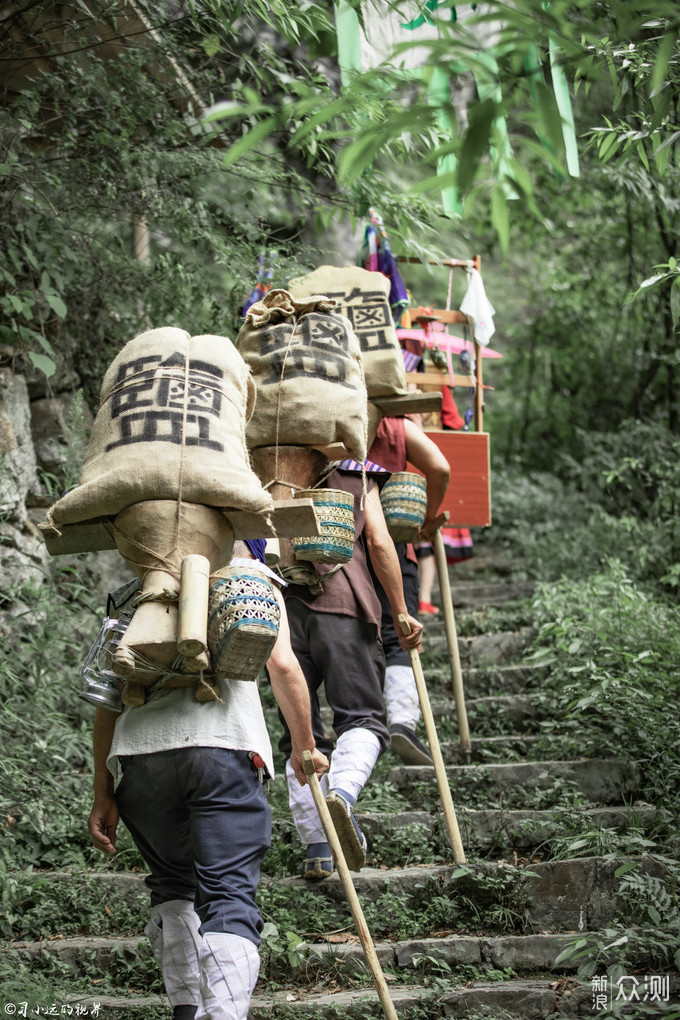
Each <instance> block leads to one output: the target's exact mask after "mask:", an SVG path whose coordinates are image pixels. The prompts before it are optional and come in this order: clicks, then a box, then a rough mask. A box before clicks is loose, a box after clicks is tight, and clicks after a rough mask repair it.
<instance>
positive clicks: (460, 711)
mask: <svg viewBox="0 0 680 1020" xmlns="http://www.w3.org/2000/svg"><path fill="white" fill-rule="evenodd" d="M432 544H433V545H434V554H435V558H436V561H437V573H438V575H439V592H440V595H441V601H442V608H443V610H444V626H445V627H446V643H447V645H448V647H449V661H450V662H451V679H452V681H453V696H454V699H455V702H456V716H457V718H458V732H459V734H460V746H461V748H462V749H463V753H464V755H465V758H466V760H467V764H468V765H469V764H470V759H471V757H472V744H471V743H470V727H469V726H468V717H467V709H466V707H465V692H464V691H463V671H462V669H461V667H460V651H459V649H458V635H457V634H456V619H455V617H454V615H453V600H452V598H451V585H450V584H449V569H448V566H447V563H446V552H445V550H444V540H443V539H442V533H441V529H440V528H437V530H436V531H435V533H434V536H433V539H432Z"/></svg>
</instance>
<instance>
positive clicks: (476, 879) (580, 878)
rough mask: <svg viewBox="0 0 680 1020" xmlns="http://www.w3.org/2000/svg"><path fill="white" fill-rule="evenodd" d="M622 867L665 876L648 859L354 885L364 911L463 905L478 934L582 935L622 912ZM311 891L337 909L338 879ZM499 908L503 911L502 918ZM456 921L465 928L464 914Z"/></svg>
mask: <svg viewBox="0 0 680 1020" xmlns="http://www.w3.org/2000/svg"><path fill="white" fill-rule="evenodd" d="M623 860H625V863H626V864H628V865H630V864H631V863H633V862H634V863H635V864H636V867H637V871H638V873H639V874H644V875H649V876H650V877H653V878H657V879H659V881H661V882H664V881H665V880H666V877H667V869H666V868H665V866H664V865H662V864H661V863H660V862H658V861H656V860H654V859H653V858H651V857H636V858H633V857H628V858H624V859H622V858H618V859H614V858H613V857H582V858H574V859H567V860H562V861H551V862H542V863H533V862H532V863H531V864H529V865H528V866H527V867H519V866H515V865H513V864H510V863H508V862H500V863H497V862H493V861H478V862H476V863H475V864H466V865H453V864H441V865H424V866H420V867H405V868H384V869H376V868H364V869H363V870H362V871H361V872H356V873H353V875H352V880H353V883H354V886H355V888H356V890H357V893H358V894H359V895H360V897H361V898H362V900H363V902H364V905H366V904H376V903H377V904H378V905H380V904H382V905H383V906H384V904H385V903H386V902H387V900H386V897H387V899H392V898H398V899H399V900H401V902H402V904H403V906H405V907H407V906H409V905H410V906H411V907H412V909H413V912H414V914H415V913H416V912H417V911H418V910H424V909H425V908H426V907H427V906H429V905H430V904H431V903H432V901H433V899H434V898H435V897H439V898H440V900H439V902H440V904H441V906H442V910H448V911H458V909H459V907H460V905H461V904H465V903H467V904H469V903H474V905H475V909H474V913H475V923H476V926H477V927H478V928H483V927H484V926H485V924H493V923H494V920H493V919H494V918H496V919H497V920H498V923H499V925H500V927H501V928H504V929H507V926H508V925H518V924H521V925H522V926H523V927H524V928H526V927H528V928H529V929H533V930H537V931H542V932H547V931H553V932H560V931H562V932H565V931H575V932H586V931H596V930H597V929H598V928H600V927H602V926H604V925H607V924H608V923H610V922H611V921H612V920H613V919H614V918H615V917H616V916H617V914H618V913H619V911H621V910H622V909H623V906H624V904H623V901H622V899H621V896H620V894H619V885H620V879H619V877H618V876H617V875H616V874H615V872H616V870H617V868H619V867H620V866H621V864H622V861H623ZM277 884H278V885H279V886H283V887H286V888H290V889H291V890H298V891H300V890H302V889H304V888H305V887H308V886H309V883H306V882H305V881H304V879H301V878H283V879H278V880H277ZM314 889H315V890H316V891H318V892H319V893H320V894H322V895H323V896H325V897H328V898H329V899H331V900H333V901H334V902H335V903H340V902H341V901H343V900H344V891H343V888H342V884H341V882H340V878H339V876H338V874H337V873H334V874H332V875H331V876H330V877H329V878H327V879H325V880H324V881H323V882H320V883H315V884H314ZM499 907H502V908H503V909H502V910H501V911H500V913H499V910H498V909H497V908H499ZM486 908H488V910H487V909H486ZM321 916H322V914H321V909H320V917H321ZM455 916H456V917H457V919H458V920H457V923H458V925H459V927H462V924H463V921H462V917H463V914H462V912H461V913H460V914H458V913H456V914H455ZM431 918H432V915H431ZM374 923H377V924H384V925H387V926H388V927H389V925H390V923H391V920H390V918H389V917H388V916H387V915H386V913H385V912H384V911H383V912H382V913H380V914H376V918H375V922H374ZM431 923H434V922H433V921H432V922H431ZM369 927H370V925H369ZM378 934H379V932H378ZM499 934H508V932H507V930H505V931H502V932H501V931H499Z"/></svg>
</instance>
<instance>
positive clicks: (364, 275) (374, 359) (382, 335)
mask: <svg viewBox="0 0 680 1020" xmlns="http://www.w3.org/2000/svg"><path fill="white" fill-rule="evenodd" d="M288 286H289V288H290V291H291V293H292V295H293V298H294V299H295V300H296V301H301V300H302V299H303V298H306V297H309V295H310V294H325V295H326V297H329V298H334V299H335V300H336V301H337V304H338V311H339V312H342V314H343V315H346V316H347V318H348V319H349V321H350V322H351V323H352V328H353V330H354V332H355V334H356V336H357V339H358V341H359V346H360V347H361V354H362V358H363V364H364V379H365V382H366V390H367V392H368V396H369V399H370V400H372V399H373V398H374V397H387V396H397V395H399V396H401V395H402V394H404V393H406V371H405V369H404V359H403V356H402V353H401V348H400V346H399V340H398V339H397V331H396V329H395V327H394V322H393V320H392V312H391V311H390V305H389V293H390V281H389V280H388V279H387V277H386V276H383V274H382V273H371V272H369V271H368V270H367V269H361V268H360V267H359V266H346V267H345V268H343V269H339V268H337V267H336V266H320V267H319V268H318V269H315V270H314V272H313V273H309V275H308V276H300V277H298V278H297V279H295V280H291V281H290V283H289V284H288Z"/></svg>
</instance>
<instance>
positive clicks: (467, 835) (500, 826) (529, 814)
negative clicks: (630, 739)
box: [357, 804, 663, 856]
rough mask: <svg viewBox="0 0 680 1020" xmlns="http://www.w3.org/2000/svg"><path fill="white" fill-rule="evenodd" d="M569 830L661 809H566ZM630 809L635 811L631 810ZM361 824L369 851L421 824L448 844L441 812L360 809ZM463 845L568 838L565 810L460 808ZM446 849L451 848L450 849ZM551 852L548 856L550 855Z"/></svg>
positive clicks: (631, 819)
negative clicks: (363, 811)
mask: <svg viewBox="0 0 680 1020" xmlns="http://www.w3.org/2000/svg"><path fill="white" fill-rule="evenodd" d="M568 812H569V818H568V820H569V833H570V834H571V839H572V841H576V840H577V839H578V838H579V833H580V832H592V831H593V830H594V829H595V830H597V829H603V828H607V829H611V830H614V831H616V832H620V831H623V830H625V829H626V828H628V827H629V826H630V825H631V824H632V825H633V826H634V827H636V828H640V827H642V828H644V827H648V826H651V825H653V824H654V823H656V822H658V821H662V820H663V813H662V812H660V811H658V810H657V808H656V807H654V806H653V805H652V804H637V805H636V806H635V807H634V808H632V809H631V808H627V807H621V806H617V805H612V806H609V807H580V808H573V807H570V808H569V809H568ZM631 812H632V813H633V814H632V815H631ZM357 817H360V818H361V828H362V830H363V832H364V833H365V835H366V838H367V839H368V841H369V853H371V854H374V853H375V851H376V839H380V838H386V839H389V837H390V836H391V835H392V834H393V833H394V832H395V831H399V830H401V829H406V828H408V827H409V826H418V827H419V828H421V829H422V830H425V831H427V832H428V833H429V834H435V833H436V834H437V836H438V837H439V840H440V841H444V842H445V845H446V847H448V836H447V830H446V823H445V820H444V815H443V814H442V813H441V811H437V812H435V813H431V812H429V811H400V812H398V813H396V814H391V815H389V816H386V815H378V814H370V813H368V814H361V815H359V814H357ZM456 818H457V820H458V824H459V827H460V832H461V837H462V840H463V846H464V847H465V848H466V850H467V851H470V850H473V849H474V850H489V849H491V848H494V849H496V850H498V851H501V850H516V851H529V850H534V849H536V848H537V847H539V846H541V845H542V844H545V843H546V842H547V841H548V840H550V839H553V838H554V837H556V836H561V837H565V836H566V831H565V821H566V819H565V812H559V811H556V810H554V809H548V810H544V811H533V810H528V809H527V810H524V809H521V808H520V809H511V808H510V809H508V808H484V809H477V810H475V809H473V808H465V807H456ZM447 852H448V851H447ZM546 856H549V855H546Z"/></svg>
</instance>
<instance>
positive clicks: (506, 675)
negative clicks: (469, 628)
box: [422, 657, 548, 700]
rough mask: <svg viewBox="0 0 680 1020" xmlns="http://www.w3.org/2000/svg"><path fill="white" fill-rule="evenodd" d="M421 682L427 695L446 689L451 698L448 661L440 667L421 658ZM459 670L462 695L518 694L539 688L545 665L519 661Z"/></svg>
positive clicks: (469, 697)
mask: <svg viewBox="0 0 680 1020" xmlns="http://www.w3.org/2000/svg"><path fill="white" fill-rule="evenodd" d="M422 666H423V673H424V676H425V683H426V684H427V688H428V691H429V692H430V697H432V694H433V692H435V691H436V692H437V693H441V692H442V691H446V693H447V694H449V695H450V696H451V697H453V682H452V678H451V666H450V664H449V662H448V659H447V662H446V665H444V666H442V665H439V664H438V663H437V665H431V666H430V665H427V662H426V660H425V657H423V661H422ZM462 673H463V690H464V691H465V697H466V698H467V699H468V700H470V699H473V698H484V697H489V696H496V697H497V696H498V695H502V694H522V693H525V692H528V691H531V690H532V689H536V690H539V689H540V684H541V681H542V680H543V679H544V678H545V677H546V675H547V673H548V670H547V668H546V667H545V666H532V665H527V664H520V665H514V666H494V667H490V668H481V667H466V668H465V669H463V671H462Z"/></svg>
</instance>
